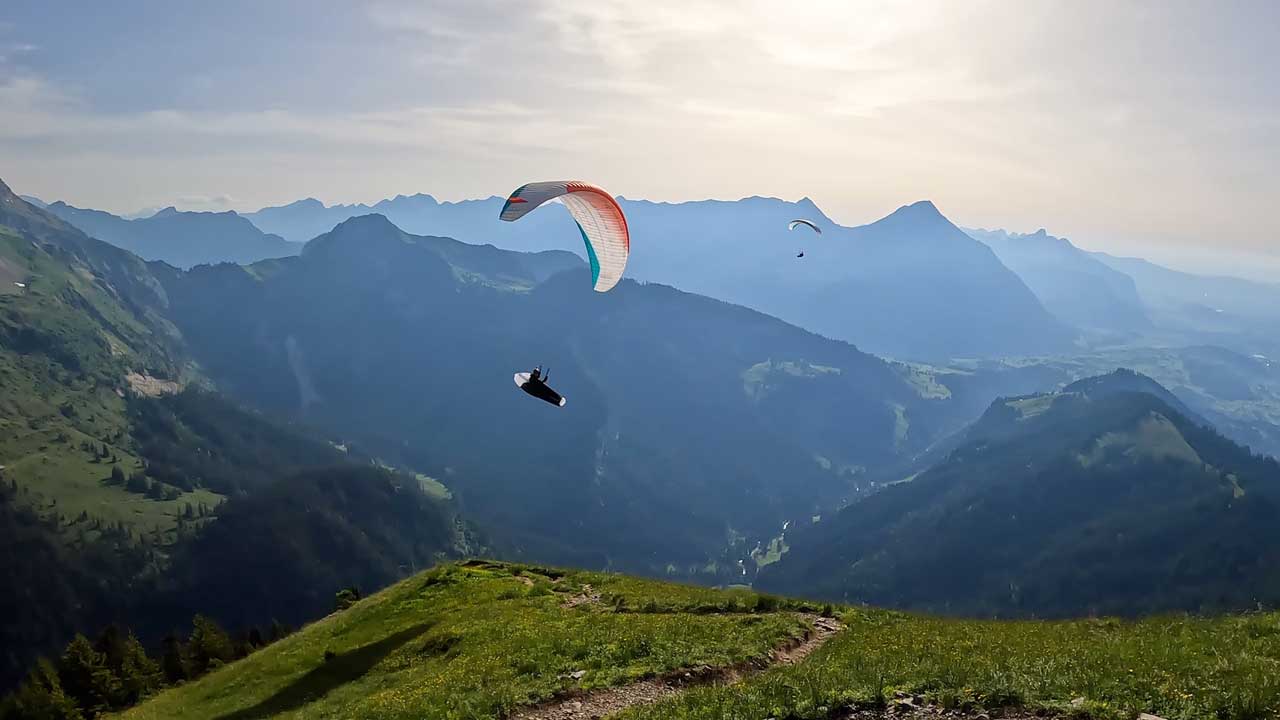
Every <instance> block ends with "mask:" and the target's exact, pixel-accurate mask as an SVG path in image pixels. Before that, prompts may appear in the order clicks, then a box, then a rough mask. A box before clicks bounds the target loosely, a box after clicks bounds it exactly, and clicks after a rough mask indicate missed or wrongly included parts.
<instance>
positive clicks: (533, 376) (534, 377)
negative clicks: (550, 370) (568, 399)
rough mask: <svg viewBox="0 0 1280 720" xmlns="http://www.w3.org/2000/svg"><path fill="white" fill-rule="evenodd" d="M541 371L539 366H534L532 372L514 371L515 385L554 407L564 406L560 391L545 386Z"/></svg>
mask: <svg viewBox="0 0 1280 720" xmlns="http://www.w3.org/2000/svg"><path fill="white" fill-rule="evenodd" d="M541 372H542V369H541V368H535V369H534V371H533V372H532V373H527V372H522V373H516V374H515V381H516V387H518V388H520V389H521V390H523V391H525V392H527V393H529V394H530V395H532V396H534V397H536V398H538V399H539V400H544V401H546V402H549V403H551V404H552V405H555V406H556V407H564V403H565V400H564V398H563V397H561V395H560V393H558V392H556V391H555V390H552V389H551V388H550V387H548V386H547V383H546V382H545V378H544V376H541Z"/></svg>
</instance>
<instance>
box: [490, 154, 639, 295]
mask: <svg viewBox="0 0 1280 720" xmlns="http://www.w3.org/2000/svg"><path fill="white" fill-rule="evenodd" d="M554 198H560V202H561V203H563V204H564V206H565V207H566V208H568V209H569V214H570V215H572V216H573V220H574V222H576V223H577V224H578V232H580V233H582V241H583V242H584V243H586V246H587V260H588V261H590V263H591V285H592V287H593V288H594V289H595V291H596V292H608V291H609V290H611V289H612V288H613V286H614V285H617V284H618V281H619V280H621V279H622V273H623V272H624V271H625V270H626V268H627V258H628V257H629V256H630V255H631V234H630V232H628V230H627V218H626V217H625V216H623V214H622V208H620V207H618V203H617V201H615V200H614V199H613V196H612V195H610V194H609V193H607V192H605V191H604V189H603V188H600V187H597V186H595V185H592V184H591V183H586V182H580V181H578V180H556V181H552V182H535V183H529V184H528V185H521V186H520V187H519V188H517V189H516V191H515V192H513V193H511V197H509V198H507V202H506V204H505V205H503V206H502V213H501V214H500V215H499V216H498V217H499V218H501V219H502V220H505V221H507V222H513V221H515V220H519V219H520V218H522V217H524V216H525V215H527V214H528V213H529V212H531V211H532V210H533V209H534V208H536V207H538V206H539V205H541V204H543V203H545V202H547V201H548V200H552V199H554Z"/></svg>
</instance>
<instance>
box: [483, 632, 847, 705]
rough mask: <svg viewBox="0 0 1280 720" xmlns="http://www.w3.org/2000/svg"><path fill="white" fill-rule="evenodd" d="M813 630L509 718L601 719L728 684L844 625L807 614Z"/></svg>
mask: <svg viewBox="0 0 1280 720" xmlns="http://www.w3.org/2000/svg"><path fill="white" fill-rule="evenodd" d="M805 617H806V618H807V619H808V620H809V621H810V622H812V623H813V631H812V632H810V633H809V634H808V635H807V636H805V637H804V638H802V639H800V640H794V641H791V642H788V643H786V644H785V645H783V646H781V647H778V648H776V649H775V650H774V651H773V652H772V653H770V655H769V657H768V658H767V659H763V660H757V661H754V662H748V663H740V664H738V665H733V666H730V667H719V668H712V667H700V668H691V669H688V670H679V671H676V672H673V673H668V674H667V675H663V676H661V677H656V678H650V679H648V680H640V681H638V682H633V683H630V684H628V685H620V686H618V687H612V688H602V689H600V690H592V691H590V692H575V693H571V694H569V695H566V696H563V697H561V698H558V699H556V700H552V701H550V702H546V703H543V704H541V705H534V706H533V707H529V708H525V709H523V710H518V711H516V712H515V713H513V714H512V715H510V716H508V720H599V718H605V717H608V716H610V715H613V714H614V713H618V712H621V711H623V710H626V709H627V708H630V707H635V706H637V705H650V704H652V703H656V702H658V701H659V700H663V699H666V698H669V697H671V696H673V695H676V694H678V693H680V692H682V691H684V690H687V689H689V688H691V687H697V686H699V685H728V684H730V683H735V682H738V681H739V680H743V679H746V678H748V677H751V676H752V675H756V674H759V673H761V672H764V671H765V670H768V669H769V668H771V667H774V666H776V665H791V664H794V663H798V662H800V661H801V660H803V659H805V658H806V657H808V656H809V654H810V653H812V652H813V651H814V650H817V649H818V648H820V647H822V645H823V644H825V643H826V642H827V641H828V640H830V639H831V638H832V636H834V635H835V634H836V633H838V632H840V631H841V630H843V629H844V625H843V624H841V623H840V621H838V620H835V619H833V618H826V617H821V616H818V615H806V616H805Z"/></svg>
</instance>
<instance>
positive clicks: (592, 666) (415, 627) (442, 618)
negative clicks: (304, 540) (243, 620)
mask: <svg viewBox="0 0 1280 720" xmlns="http://www.w3.org/2000/svg"><path fill="white" fill-rule="evenodd" d="M584 584H590V585H591V586H592V587H593V589H594V591H595V592H599V593H601V594H602V596H603V598H602V601H601V602H599V603H586V604H583V605H580V606H578V607H575V608H572V609H570V608H566V607H564V606H563V605H564V602H565V600H566V598H568V597H570V596H573V595H575V594H577V593H579V592H581V590H582V586H583V585H584ZM759 597H760V596H757V595H755V594H754V593H751V592H749V591H739V592H732V593H722V592H718V591H715V590H709V589H705V588H696V587H688V586H681V585H670V584H662V583H657V582H652V581H642V580H636V579H632V578H626V577H620V576H614V575H605V574H600V573H586V572H568V573H564V574H562V573H560V572H559V571H544V570H539V569H535V568H528V567H524V566H516V565H500V564H491V563H481V564H478V565H474V566H466V565H449V566H445V567H442V568H438V569H436V570H432V571H428V572H426V573H423V574H419V575H417V576H415V577H413V578H410V579H408V580H406V581H404V582H401V583H399V584H397V585H395V586H392V587H391V588H388V589H387V590H384V591H383V592H381V593H378V594H377V595H374V596H372V597H370V598H367V599H366V600H364V601H362V602H360V603H357V604H356V605H355V606H354V607H352V608H351V609H349V610H347V611H345V612H343V613H340V614H335V615H331V616H329V617H327V618H325V619H324V620H321V621H319V622H317V623H315V624H314V625H311V626H309V627H307V628H306V629H304V630H303V631H302V632H299V633H297V634H295V635H293V636H291V637H289V638H286V639H285V640H283V641H281V642H279V643H276V644H275V645H272V646H270V647H268V648H265V649H263V650H261V651H259V652H257V653H255V654H253V655H251V656H249V657H248V658H245V659H244V660H242V661H239V662H237V663H234V664H232V665H229V666H227V667H225V668H222V669H220V670H218V671H215V672H214V673H212V674H211V675H208V676H206V677H204V678H202V679H200V680H197V681H195V682H192V683H188V684H186V685H184V686H181V687H178V688H175V689H172V690H169V691H167V692H164V693H162V694H160V695H159V696H157V697H155V698H153V699H152V700H150V701H149V702H147V703H145V704H143V705H141V706H139V707H137V708H134V709H133V710H131V711H129V712H127V713H125V715H124V717H125V718H128V719H129V720H147V719H151V718H210V719H212V718H220V719H222V720H232V719H233V718H234V719H236V720H248V719H249V718H262V717H285V718H309V717H342V718H346V717H367V718H497V717H501V716H503V715H504V714H506V713H507V712H509V711H510V710H511V709H512V708H515V707H517V706H519V705H522V704H527V703H530V702H535V701H537V700H540V699H545V698H548V697H551V696H552V695H554V694H555V693H557V692H562V691H565V690H568V689H572V688H577V687H583V688H594V687H603V686H609V685H616V684H619V683H625V682H628V681H630V680H635V679H638V678H642V677H646V676H652V675H655V674H660V673H663V672H666V671H670V670H675V669H679V668H683V667H693V666H698V665H709V666H717V665H726V664H731V663H737V662H741V661H745V660H748V659H752V658H758V657H762V656H765V655H767V653H768V652H769V650H770V649H771V648H772V647H774V646H776V645H778V644H779V643H781V642H782V641H783V640H785V639H786V638H788V637H794V636H798V635H800V634H801V633H802V632H803V631H804V628H805V626H806V623H805V621H804V620H803V619H802V618H801V617H800V616H799V615H797V614H796V613H793V612H787V611H783V610H781V609H779V608H776V607H774V606H773V605H772V602H773V601H772V600H768V599H766V600H765V601H763V602H764V603H765V606H766V607H764V608H762V609H761V612H748V611H747V610H748V609H753V608H756V607H757V605H759V603H760V602H761V601H759V600H758V598H759ZM726 608H728V609H731V610H736V612H719V610H722V609H726ZM326 653H329V654H330V659H329V660H328V661H326V659H325V657H326ZM578 671H584V672H585V674H583V675H582V676H581V677H580V678H578V679H574V678H572V677H571V676H570V674H571V673H574V674H576V673H577V672H578Z"/></svg>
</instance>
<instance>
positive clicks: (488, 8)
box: [0, 0, 1280, 279]
mask: <svg viewBox="0 0 1280 720" xmlns="http://www.w3.org/2000/svg"><path fill="white" fill-rule="evenodd" d="M1277 37H1280V3H1273V2H1268V1H1266V0H1261V1H1258V2H1230V1H1228V2H1207V1H1206V2H1177V1H1175V0H1169V1H1167V2H1155V1H1152V2H1113V1H1110V0H1108V1H1106V2H1102V1H1094V0H1083V1H1063V2H1048V1H1041V0H1008V1H1006V2H984V1H969V2H950V1H938V2H884V1H880V0H865V1H858V2H854V1H850V0H840V1H833V2H826V1H821V0H810V1H806V2H776V1H772V0H771V1H768V2H755V1H754V0H740V1H738V2H697V1H696V0H656V1H653V2H643V1H641V0H629V1H626V2H613V1H611V0H524V1H507V0H469V1H467V2H426V3H422V2H414V3H410V2H405V3H368V4H365V3H338V2H285V1H283V0H277V1H273V2H258V1H253V2H248V1H245V2H240V1H235V0H233V1H228V2H219V3H188V2H160V1H159V0H156V1H154V2H138V1H130V0H122V2H113V3H98V2H87V1H86V2H70V3H47V2H42V1H30V0H7V1H6V2H5V3H4V4H3V6H0V177H3V178H4V179H5V180H6V181H7V182H8V183H9V184H10V185H11V186H13V187H14V188H15V190H17V191H18V192H22V193H28V194H33V195H37V196H40V197H42V198H43V199H45V200H54V199H65V200H67V201H68V202H70V203H72V204H74V205H80V206H87V207H98V208H103V209H107V210H112V211H116V212H131V211H136V210H138V209H140V208H143V207H157V206H164V205H169V204H177V205H179V207H183V208H189V209H225V208H233V209H238V210H252V209H256V208H258V207H261V206H263V205H267V204H278V203H284V202H289V201H292V200H296V199H298V198H301V197H307V196H314V197H318V198H320V199H322V200H325V201H326V202H331V203H332V202H355V201H373V200H377V199H380V198H383V197H388V196H394V195H396V194H399V193H405V194H409V193H415V192H426V193H430V194H433V195H435V196H436V197H439V198H444V199H461V198H466V197H478V196H489V195H495V194H505V193H507V192H508V191H510V190H511V189H512V188H513V187H515V186H517V185H519V184H521V183H522V182H525V181H528V180H535V179H547V178H559V177H582V178H589V179H591V180H593V181H595V182H597V183H600V184H602V185H604V186H605V187H608V188H610V189H611V190H613V191H614V192H617V193H620V194H622V195H626V196H628V197H644V198H650V199H654V200H686V199H700V198H706V197H718V198H736V197H742V196H747V195H774V196H778V197H784V198H789V199H798V198H800V197H802V196H808V197H811V198H813V199H814V201H815V202H817V203H818V204H819V206H821V207H822V208H823V209H824V210H825V211H826V212H827V213H828V214H829V215H831V216H832V217H833V218H834V219H836V220H838V221H840V222H844V223H846V224H858V223H862V222H867V221H870V220H874V219H875V218H877V217H879V216H882V215H884V214H887V213H888V212H890V211H892V210H893V209H894V208H896V207H898V206H899V205H903V204H906V203H909V202H911V201H914V200H918V199H922V198H928V199H931V200H933V201H934V202H935V203H936V204H937V205H938V207H939V208H940V209H941V210H942V211H943V212H944V213H946V214H947V215H948V216H949V217H950V218H951V219H952V220H953V221H955V222H956V223H958V224H961V225H966V226H972V227H1005V228H1009V229H1011V230H1017V231H1031V230H1034V229H1036V228H1038V227H1045V228H1047V229H1048V230H1049V231H1050V232H1051V233H1053V234H1056V235H1061V236H1066V237H1069V238H1071V239H1072V240H1073V241H1074V242H1076V243H1077V244H1079V245H1081V246H1084V247H1087V248H1091V249H1107V250H1111V251H1115V252H1120V253H1140V254H1144V255H1147V256H1149V257H1152V258H1153V259H1157V260H1162V261H1165V262H1169V263H1171V264H1175V265H1178V266H1179V267H1183V268H1188V269H1197V270H1202V271H1212V272H1235V273H1237V274H1242V275H1246V274H1247V275H1252V276H1254V277H1259V276H1262V277H1266V276H1270V277H1273V278H1278V279H1280V220H1277V217H1280V214H1278V213H1277V212H1276V209H1275V207H1274V206H1275V204H1276V200H1277V198H1280V70H1277V67H1278V66H1280V63H1277V62H1275V57H1276V50H1275V47H1274V45H1275V42H1276V38H1277Z"/></svg>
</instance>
